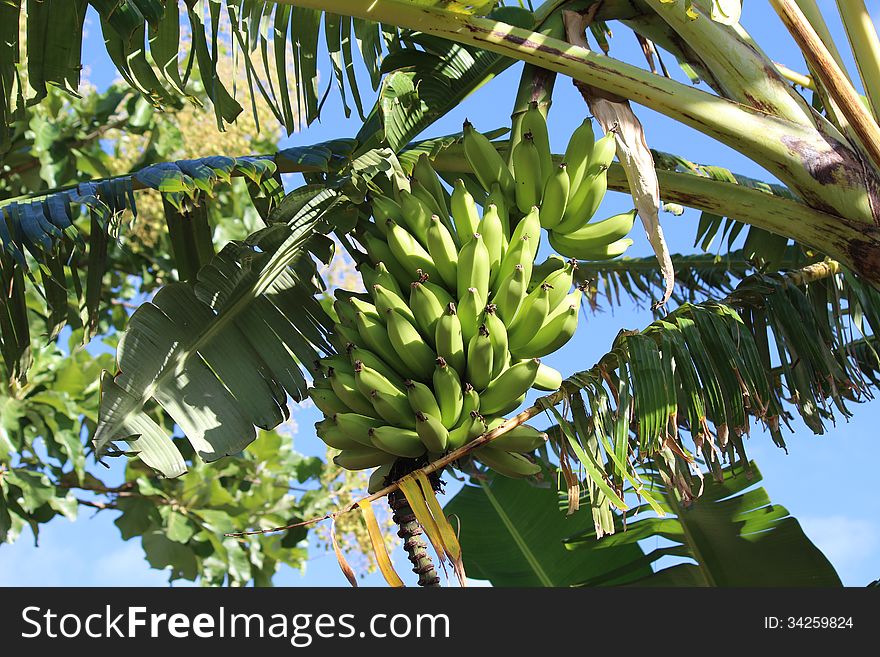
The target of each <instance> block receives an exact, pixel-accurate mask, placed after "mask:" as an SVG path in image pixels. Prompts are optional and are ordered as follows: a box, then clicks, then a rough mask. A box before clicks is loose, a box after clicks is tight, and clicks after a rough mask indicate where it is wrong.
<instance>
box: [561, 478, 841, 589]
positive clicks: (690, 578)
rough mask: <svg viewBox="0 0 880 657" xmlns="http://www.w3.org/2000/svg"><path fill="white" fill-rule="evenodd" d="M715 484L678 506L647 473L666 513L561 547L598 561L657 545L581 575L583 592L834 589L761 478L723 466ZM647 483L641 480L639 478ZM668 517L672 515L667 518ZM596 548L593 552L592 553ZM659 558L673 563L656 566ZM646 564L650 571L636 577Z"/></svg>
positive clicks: (829, 569) (828, 568) (835, 581)
mask: <svg viewBox="0 0 880 657" xmlns="http://www.w3.org/2000/svg"><path fill="white" fill-rule="evenodd" d="M722 472H723V477H722V479H721V480H720V481H718V480H714V479H711V480H709V479H707V480H706V481H705V483H704V488H703V492H702V495H700V496H699V497H698V498H697V499H695V500H693V501H691V502H690V503H688V504H683V503H682V502H681V499H680V497H678V496H677V495H676V494H675V493H674V492H673V491H672V490H671V489H670V487H669V486H668V485H667V483H666V481H664V477H662V476H661V475H660V474H659V473H658V472H654V473H651V475H650V479H651V480H652V482H653V484H654V489H655V490H656V491H657V493H658V494H660V495H662V497H663V498H664V500H665V502H666V507H667V509H668V510H669V511H671V512H672V513H671V514H667V516H666V517H664V518H659V517H657V516H656V515H654V514H649V513H640V514H636V515H635V517H631V518H629V519H628V520H627V526H626V529H625V530H624V528H623V525H622V522H621V521H620V519H618V520H617V524H618V531H617V533H615V534H613V535H611V536H606V537H604V538H602V539H601V540H598V541H597V540H596V536H595V532H594V531H592V530H588V531H586V532H583V533H581V534H578V535H574V536H572V537H571V538H569V539H567V540H566V541H565V545H566V547H567V548H568V549H569V550H571V554H572V555H577V554H579V553H580V552H581V551H582V550H585V552H584V554H589V555H592V556H593V558H596V559H600V560H602V559H603V550H606V549H607V550H611V552H610V553H609V554H610V555H615V556H616V555H617V554H619V553H618V552H617V550H619V549H620V548H621V547H624V546H634V545H636V544H637V542H638V541H641V540H645V539H651V542H652V543H657V542H658V539H665V541H662V542H663V543H665V546H662V547H659V548H657V549H655V550H654V551H652V552H651V553H650V554H648V555H645V557H644V558H639V559H633V561H632V562H631V563H630V564H627V565H626V566H624V567H623V568H620V569H618V570H614V571H611V572H610V573H608V574H604V575H600V576H598V577H597V576H592V575H590V576H587V577H585V578H584V579H583V581H582V582H581V584H582V585H584V586H605V585H609V584H613V585H618V586H619V585H631V586H725V587H782V586H797V587H806V586H841V582H840V578H839V577H838V575H837V573H836V572H835V570H834V567H833V566H832V565H831V563H830V562H829V561H828V559H827V558H826V557H825V555H824V554H822V552H820V551H819V549H818V548H817V547H816V546H815V545H814V544H813V542H812V541H810V539H809V538H808V537H807V535H806V534H804V532H803V529H801V526H800V523H799V522H798V521H797V520H796V519H795V518H794V517H792V516H791V514H790V513H789V512H788V509H786V508H785V507H783V506H781V505H778V504H773V503H772V502H771V501H770V497H769V496H768V494H767V491H766V490H764V488H762V487H760V486H757V484H758V483H759V482H760V481H761V479H762V477H761V473H760V471H759V470H758V468H757V466H756V465H755V464H754V463H750V464H749V465H748V467H745V468H744V467H741V466H736V467H727V468H724V470H723V471H722ZM645 478H646V479H648V477H645ZM673 514H674V517H673ZM597 546H598V549H597ZM662 557H673V559H672V560H671V561H672V562H673V563H669V561H667V562H665V563H661V562H660V559H661V558H662ZM646 563H651V564H653V566H654V568H655V570H656V572H654V573H653V574H650V575H647V576H646V575H644V573H643V568H644V566H645V565H646Z"/></svg>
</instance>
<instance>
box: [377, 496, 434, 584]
mask: <svg viewBox="0 0 880 657" xmlns="http://www.w3.org/2000/svg"><path fill="white" fill-rule="evenodd" d="M388 505H389V506H390V507H391V510H392V511H393V512H394V516H393V517H392V520H394V522H395V524H396V525H397V526H398V527H400V529H398V530H397V535H398V536H399V537H400V538H402V539H403V549H404V550H405V551H406V555H407V557H408V558H409V560H410V562H411V563H412V565H413V572H414V573H416V574H417V575H418V576H419V586H424V587H439V586H440V577H439V576H438V575H437V570H436V569H435V568H434V562H433V561H432V560H431V555H429V554H428V546H427V545H426V544H425V541H424V540H422V538H421V536H422V533H423V532H422V528H421V526H420V525H419V522H418V520H416V514H415V513H413V510H412V508H410V505H409V502H407V501H406V497H405V496H404V495H403V493H401V492H400V491H399V490H396V491H394V492H392V493H389V494H388Z"/></svg>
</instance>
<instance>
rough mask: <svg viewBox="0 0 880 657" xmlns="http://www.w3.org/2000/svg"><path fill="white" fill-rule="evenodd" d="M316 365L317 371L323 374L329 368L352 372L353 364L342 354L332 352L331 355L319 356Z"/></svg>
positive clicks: (326, 372)
mask: <svg viewBox="0 0 880 657" xmlns="http://www.w3.org/2000/svg"><path fill="white" fill-rule="evenodd" d="M317 366H318V367H317V369H318V371H320V372H321V373H322V374H324V375H326V374H328V373H329V371H330V369H334V370H336V371H337V372H346V373H348V374H354V365H353V364H352V363H351V362H350V361H349V360H348V359H347V358H346V357H345V356H343V355H342V354H333V355H332V356H326V357H325V358H320V359H318V361H317Z"/></svg>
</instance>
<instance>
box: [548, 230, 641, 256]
mask: <svg viewBox="0 0 880 657" xmlns="http://www.w3.org/2000/svg"><path fill="white" fill-rule="evenodd" d="M559 237H560V236H558V235H554V234H553V233H551V234H550V245H551V246H552V247H553V248H554V249H556V250H557V251H559V252H560V253H563V254H565V255H569V256H572V257H575V258H578V259H579V260H611V259H613V258H617V257H618V256H621V255H623V254H624V253H626V250H627V249H628V248H629V247H631V246H632V245H633V240H632V238H629V237H624V238H623V239H619V240H617V241H615V242H611V243H610V244H604V245H603V244H596V245H595V246H594V247H593V248H592V249H589V250H588V249H586V248H583V247H584V245H583V244H581V245H580V246H581V248H580V249H579V250H578V251H577V253H574V252H571V251H570V247H571V244H570V243H568V242H566V241H564V240H560V239H559Z"/></svg>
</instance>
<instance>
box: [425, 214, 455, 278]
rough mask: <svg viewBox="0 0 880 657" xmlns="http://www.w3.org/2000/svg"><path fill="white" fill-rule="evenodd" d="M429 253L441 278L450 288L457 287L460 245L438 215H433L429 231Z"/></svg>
mask: <svg viewBox="0 0 880 657" xmlns="http://www.w3.org/2000/svg"><path fill="white" fill-rule="evenodd" d="M427 242H428V253H429V254H430V255H431V258H432V259H433V260H434V266H435V267H437V272H438V273H439V274H440V280H442V281H443V284H444V285H445V286H446V287H448V288H449V289H451V290H452V289H455V285H456V281H457V280H458V278H457V276H458V274H457V271H458V247H457V246H456V245H455V240H454V239H453V237H452V233H450V232H449V230H448V229H447V228H446V226H444V225H443V223H442V222H441V221H440V218H439V217H437V215H434V216H433V217H431V227H430V228H428V233H427Z"/></svg>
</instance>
